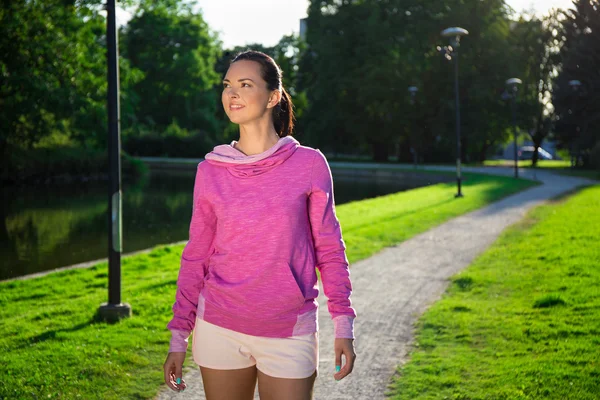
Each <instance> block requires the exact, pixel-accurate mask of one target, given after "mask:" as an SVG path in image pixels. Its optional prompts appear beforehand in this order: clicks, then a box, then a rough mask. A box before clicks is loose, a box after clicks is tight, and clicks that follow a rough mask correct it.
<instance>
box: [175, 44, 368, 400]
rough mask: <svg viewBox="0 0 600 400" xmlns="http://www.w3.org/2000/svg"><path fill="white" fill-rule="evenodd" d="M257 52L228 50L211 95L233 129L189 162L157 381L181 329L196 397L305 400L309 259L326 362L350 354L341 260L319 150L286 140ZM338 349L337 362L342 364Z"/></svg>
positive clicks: (309, 375) (282, 115) (349, 364)
mask: <svg viewBox="0 0 600 400" xmlns="http://www.w3.org/2000/svg"><path fill="white" fill-rule="evenodd" d="M281 76H282V73H281V69H280V68H279V66H277V64H276V63H275V61H274V60H273V59H272V58H271V57H269V56H267V55H266V54H264V53H260V52H256V51H247V52H244V53H241V54H239V55H237V56H236V57H235V58H234V59H233V61H232V62H231V65H230V66H229V69H228V71H227V74H226V75H225V78H224V80H223V94H222V102H223V107H224V108H225V112H226V113H227V116H228V117H229V119H230V120H231V121H232V122H234V123H236V124H239V127H240V139H239V141H235V140H234V141H233V142H232V143H231V144H229V145H219V146H216V147H215V148H214V150H213V151H212V152H210V153H209V154H207V155H206V157H205V161H202V162H201V163H200V164H199V165H198V169H197V172H196V180H195V184H194V205H193V212H192V220H191V223H190V237H189V241H188V243H187V245H186V246H185V248H184V250H183V254H182V256H181V268H180V270H179V276H178V279H177V293H176V296H175V297H176V301H175V303H174V304H173V318H172V320H171V321H170V322H169V324H168V325H167V328H168V329H169V330H171V333H172V337H171V343H170V348H169V354H168V356H167V360H166V361H165V364H164V374H165V381H166V383H167V385H168V386H169V387H170V388H171V389H173V390H176V391H180V390H184V389H185V387H186V385H185V382H183V381H181V375H182V372H181V371H182V365H183V362H184V360H185V355H186V350H187V345H188V337H189V335H190V333H192V331H193V332H194V333H193V344H192V354H193V358H194V361H195V362H196V363H197V364H198V365H199V366H200V371H201V373H202V380H203V382H204V390H205V393H206V397H207V399H208V400H212V399H252V398H253V395H254V388H255V386H256V383H257V381H258V391H259V394H260V397H261V399H288V400H291V399H298V400H300V399H302V400H304V399H311V398H312V391H313V386H314V381H315V378H316V376H317V367H318V359H319V352H318V326H317V307H318V303H317V301H316V298H317V296H318V293H319V290H318V283H317V276H316V272H315V267H316V268H317V269H319V271H320V275H321V281H322V283H323V289H324V292H325V295H326V296H327V298H328V309H329V312H330V314H331V317H332V318H333V322H334V332H335V343H334V348H335V354H336V362H335V371H336V372H335V373H334V377H335V379H336V380H340V379H342V378H344V377H345V376H346V375H348V374H349V373H350V372H352V368H353V365H354V359H355V357H356V356H355V353H354V332H353V321H354V318H355V317H356V312H355V310H354V309H353V308H352V306H351V302H350V293H351V291H352V285H351V283H350V277H349V270H348V260H347V258H346V254H345V249H346V247H345V243H344V241H343V239H342V233H341V228H340V225H339V222H338V219H337V217H336V214H335V204H334V197H333V185H332V179H331V171H330V169H329V165H328V164H327V160H326V159H325V156H324V155H323V154H322V153H321V152H320V151H319V150H315V149H313V148H310V147H306V146H302V145H300V143H299V142H298V141H297V140H296V139H294V138H293V137H292V136H291V134H292V129H293V123H294V122H293V121H294V116H293V109H292V100H291V98H290V96H289V94H288V93H287V92H286V91H285V89H284V88H283V87H282V82H281ZM342 355H343V356H344V359H345V363H344V365H343V366H342Z"/></svg>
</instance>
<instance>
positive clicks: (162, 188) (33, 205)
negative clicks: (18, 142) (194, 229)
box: [0, 168, 439, 280]
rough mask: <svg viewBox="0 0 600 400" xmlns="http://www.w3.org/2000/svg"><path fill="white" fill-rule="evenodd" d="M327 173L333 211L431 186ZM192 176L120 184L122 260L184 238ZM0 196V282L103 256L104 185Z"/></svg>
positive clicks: (423, 180)
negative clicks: (330, 180)
mask: <svg viewBox="0 0 600 400" xmlns="http://www.w3.org/2000/svg"><path fill="white" fill-rule="evenodd" d="M332 170H333V179H334V185H335V186H334V194H335V201H336V204H337V205H340V204H343V203H347V202H350V201H354V200H361V199H366V198H372V197H377V196H382V195H386V194H390V193H395V192H399V191H403V190H408V189H412V188H415V187H419V186H424V185H428V184H431V183H436V181H435V177H433V176H427V175H423V176H420V178H418V179H415V176H412V177H411V178H409V177H404V178H398V177H396V178H390V176H387V177H386V176H384V177H383V178H381V177H379V176H376V175H377V174H376V173H375V172H373V173H367V174H366V175H365V174H364V173H363V174H360V175H357V174H355V173H351V172H349V170H347V169H345V170H340V171H336V170H335V169H333V168H332ZM194 177H195V169H192V170H187V169H186V170H156V169H153V170H151V172H150V174H149V175H148V176H147V177H146V178H145V179H142V180H140V181H137V182H131V183H128V182H124V183H123V185H122V191H123V198H122V201H123V206H122V210H123V254H127V253H131V252H134V251H138V250H142V249H147V248H151V247H153V246H155V245H158V244H168V243H174V242H180V241H185V240H187V239H188V230H189V223H190V218H191V214H192V190H193V185H194ZM432 179H433V180H432ZM438 181H439V180H438ZM1 194H2V203H3V205H4V206H3V208H2V213H3V215H2V217H3V220H4V225H3V229H1V230H0V255H1V257H2V268H1V269H0V280H4V279H10V278H14V277H18V276H23V275H28V274H32V273H36V272H42V271H48V270H52V269H56V268H60V267H65V266H70V265H73V264H78V263H82V262H86V261H92V260H98V259H103V258H106V257H107V252H108V237H107V232H108V217H107V210H108V195H107V183H106V182H94V183H85V184H81V183H80V184H76V185H56V186H48V187H45V186H39V187H32V188H3V189H2V191H1Z"/></svg>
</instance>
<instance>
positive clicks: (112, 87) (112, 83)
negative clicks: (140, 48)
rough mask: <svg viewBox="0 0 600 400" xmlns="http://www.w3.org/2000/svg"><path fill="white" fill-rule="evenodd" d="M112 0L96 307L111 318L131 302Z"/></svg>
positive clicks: (110, 0) (127, 310)
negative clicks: (124, 284)
mask: <svg viewBox="0 0 600 400" xmlns="http://www.w3.org/2000/svg"><path fill="white" fill-rule="evenodd" d="M115 3H116V0H107V2H106V47H107V62H108V96H107V104H108V159H109V168H110V171H109V191H108V227H109V232H108V303H102V304H101V305H100V308H99V309H98V313H99V316H100V318H101V319H102V320H105V321H109V322H115V321H118V320H119V319H121V318H124V317H130V316H131V306H130V305H129V304H128V303H121V252H122V235H121V232H122V231H121V133H120V118H121V117H120V112H119V64H118V61H119V48H118V40H117V23H116V22H117V21H116V14H115V13H116V4H115Z"/></svg>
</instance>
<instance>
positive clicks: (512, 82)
mask: <svg viewBox="0 0 600 400" xmlns="http://www.w3.org/2000/svg"><path fill="white" fill-rule="evenodd" d="M521 83H523V81H522V80H520V79H519V78H510V79H508V80H507V81H506V85H507V86H508V87H510V89H511V90H512V91H513V92H514V93H517V85H520V84H521Z"/></svg>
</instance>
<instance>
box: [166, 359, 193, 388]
mask: <svg viewBox="0 0 600 400" xmlns="http://www.w3.org/2000/svg"><path fill="white" fill-rule="evenodd" d="M185 354H186V353H184V352H172V353H169V355H168V356H167V360H166V361H165V364H164V365H163V369H164V371H165V383H166V384H167V386H168V387H169V388H171V389H172V390H174V391H176V392H180V391H184V390H185V388H186V387H187V385H186V384H185V381H184V380H183V377H182V369H183V362H184V361H185ZM177 379H179V380H180V383H177Z"/></svg>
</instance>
